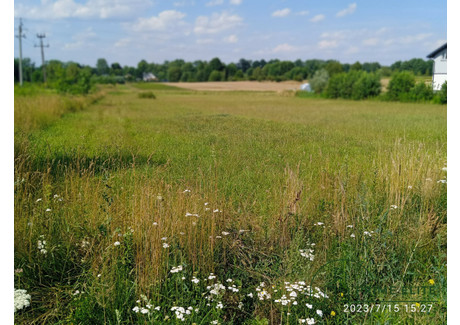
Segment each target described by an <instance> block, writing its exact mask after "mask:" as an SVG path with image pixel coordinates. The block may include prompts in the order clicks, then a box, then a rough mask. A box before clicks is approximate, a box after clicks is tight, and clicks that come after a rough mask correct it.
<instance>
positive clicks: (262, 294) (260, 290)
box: [256, 282, 272, 300]
mask: <svg viewBox="0 0 460 325" xmlns="http://www.w3.org/2000/svg"><path fill="white" fill-rule="evenodd" d="M264 288H265V282H261V283H260V284H259V286H258V287H257V288H256V291H257V297H258V298H259V300H269V299H271V298H272V295H271V294H270V293H269V292H267V291H266V290H265V289H264Z"/></svg>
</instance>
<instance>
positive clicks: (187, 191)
mask: <svg viewBox="0 0 460 325" xmlns="http://www.w3.org/2000/svg"><path fill="white" fill-rule="evenodd" d="M190 192H191V191H190V190H188V189H187V190H185V191H184V192H182V193H190Z"/></svg>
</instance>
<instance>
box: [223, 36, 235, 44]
mask: <svg viewBox="0 0 460 325" xmlns="http://www.w3.org/2000/svg"><path fill="white" fill-rule="evenodd" d="M224 42H226V43H237V42H238V37H237V36H236V35H234V34H233V35H230V36H227V37H225V38H224Z"/></svg>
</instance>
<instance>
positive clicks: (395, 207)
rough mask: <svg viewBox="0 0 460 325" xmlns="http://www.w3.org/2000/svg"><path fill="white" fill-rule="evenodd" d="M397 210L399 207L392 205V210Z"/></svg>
mask: <svg viewBox="0 0 460 325" xmlns="http://www.w3.org/2000/svg"><path fill="white" fill-rule="evenodd" d="M397 208H398V206H397V205H394V204H393V205H390V209H391V210H395V209H397Z"/></svg>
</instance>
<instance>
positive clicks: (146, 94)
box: [137, 91, 157, 99]
mask: <svg viewBox="0 0 460 325" xmlns="http://www.w3.org/2000/svg"><path fill="white" fill-rule="evenodd" d="M137 96H138V97H139V98H151V99H156V98H157V97H156V96H155V94H154V93H153V92H151V91H144V92H141V93H139V94H138V95H137Z"/></svg>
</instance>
